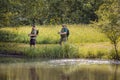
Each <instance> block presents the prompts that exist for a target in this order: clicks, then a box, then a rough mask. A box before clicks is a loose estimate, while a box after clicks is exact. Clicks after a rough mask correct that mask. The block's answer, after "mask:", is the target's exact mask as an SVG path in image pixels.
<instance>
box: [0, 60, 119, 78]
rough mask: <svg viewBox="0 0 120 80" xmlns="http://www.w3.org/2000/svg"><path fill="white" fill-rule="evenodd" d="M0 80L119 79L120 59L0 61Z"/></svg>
mask: <svg viewBox="0 0 120 80" xmlns="http://www.w3.org/2000/svg"><path fill="white" fill-rule="evenodd" d="M0 80H120V61H106V60H87V59H58V60H36V61H28V62H27V61H25V62H22V61H20V62H10V63H9V62H8V63H7V62H5V63H2V62H1V63H0Z"/></svg>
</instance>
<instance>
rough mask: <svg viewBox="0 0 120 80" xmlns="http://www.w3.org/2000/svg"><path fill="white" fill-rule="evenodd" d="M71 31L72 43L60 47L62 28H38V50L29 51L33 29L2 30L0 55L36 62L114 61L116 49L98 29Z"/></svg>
mask: <svg viewBox="0 0 120 80" xmlns="http://www.w3.org/2000/svg"><path fill="white" fill-rule="evenodd" d="M68 28H69V29H70V36H69V40H68V42H67V44H65V45H63V46H59V45H58V44H57V43H58V41H59V38H60V36H59V35H58V34H57V32H58V31H59V30H60V29H61V25H49V26H37V29H39V35H38V37H37V45H36V48H30V47H29V37H28V33H30V31H31V27H29V26H24V27H14V28H12V27H5V28H0V54H2V55H18V56H26V57H33V58H34V57H40V58H99V59H112V58H114V51H113V50H112V45H111V44H110V42H109V40H108V39H107V38H106V37H105V35H104V34H102V33H100V32H99V31H98V30H97V29H94V28H92V27H89V25H68ZM119 47H120V46H119Z"/></svg>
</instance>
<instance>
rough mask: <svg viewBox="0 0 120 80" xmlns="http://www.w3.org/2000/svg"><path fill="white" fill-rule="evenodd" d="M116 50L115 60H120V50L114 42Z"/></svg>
mask: <svg viewBox="0 0 120 80" xmlns="http://www.w3.org/2000/svg"><path fill="white" fill-rule="evenodd" d="M114 49H115V59H116V60H119V55H118V49H117V43H116V42H114Z"/></svg>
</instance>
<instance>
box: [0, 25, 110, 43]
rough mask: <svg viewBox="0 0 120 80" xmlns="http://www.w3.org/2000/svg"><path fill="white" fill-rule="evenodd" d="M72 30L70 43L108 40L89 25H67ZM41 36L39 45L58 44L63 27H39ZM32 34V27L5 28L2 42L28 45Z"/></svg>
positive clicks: (38, 40)
mask: <svg viewBox="0 0 120 80" xmlns="http://www.w3.org/2000/svg"><path fill="white" fill-rule="evenodd" d="M67 26H68V28H69V30H70V36H69V40H68V41H69V42H70V43H96V42H106V41H108V39H107V38H106V37H105V35H104V34H102V33H100V32H98V31H97V30H96V29H94V28H92V27H89V26H88V25H67ZM37 29H38V30H39V35H38V36H37V43H39V44H56V43H58V41H59V38H60V35H59V34H57V33H58V32H59V31H60V29H61V25H48V26H47V25H46V26H45V25H44V26H37ZM30 32H31V27H30V26H24V27H14V28H12V27H5V28H1V29H0V36H2V37H0V41H4V42H6V41H8V42H9V41H11V42H19V43H28V42H29V36H28V34H29V33H30Z"/></svg>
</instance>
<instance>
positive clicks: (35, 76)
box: [30, 67, 39, 80]
mask: <svg viewBox="0 0 120 80" xmlns="http://www.w3.org/2000/svg"><path fill="white" fill-rule="evenodd" d="M30 77H31V80H39V76H38V74H37V73H36V70H35V67H31V68H30Z"/></svg>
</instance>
